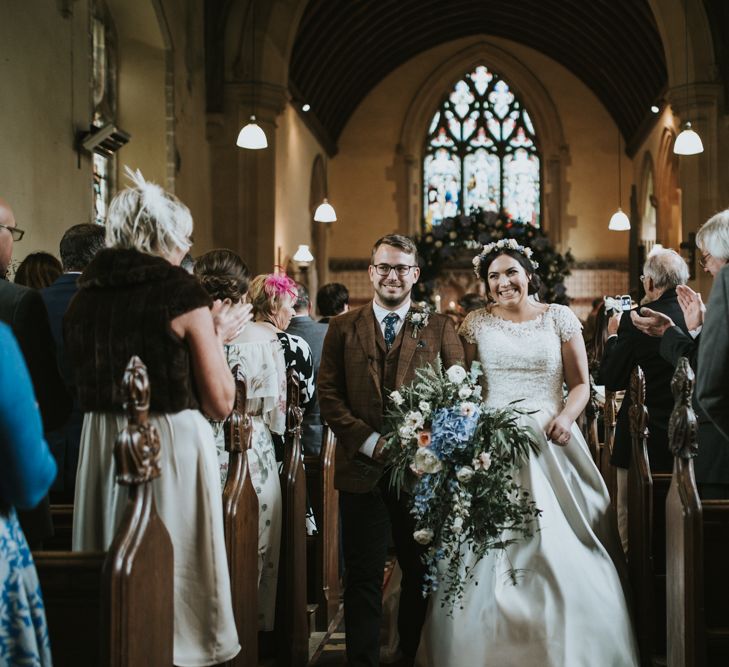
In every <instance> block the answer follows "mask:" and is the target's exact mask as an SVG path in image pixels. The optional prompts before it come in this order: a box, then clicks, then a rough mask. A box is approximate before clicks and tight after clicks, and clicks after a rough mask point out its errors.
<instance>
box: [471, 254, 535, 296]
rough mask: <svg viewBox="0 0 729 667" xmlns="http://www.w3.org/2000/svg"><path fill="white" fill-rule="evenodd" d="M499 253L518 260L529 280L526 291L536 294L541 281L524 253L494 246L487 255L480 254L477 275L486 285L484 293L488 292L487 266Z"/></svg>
mask: <svg viewBox="0 0 729 667" xmlns="http://www.w3.org/2000/svg"><path fill="white" fill-rule="evenodd" d="M501 255H508V256H509V257H513V258H514V259H515V260H516V261H517V262H519V265H520V266H521V268H523V269H524V272H525V273H526V274H527V280H528V282H529V287H528V288H527V293H528V294H538V293H539V288H540V287H541V286H542V281H541V280H540V279H539V276H538V275H537V273H536V272H535V270H534V266H533V265H532V262H531V260H530V259H529V258H528V257H527V256H526V255H525V254H524V253H522V252H519V251H518V250H514V249H512V248H496V249H494V250H493V252H490V253H488V255H480V262H479V267H478V275H479V277H480V278H481V280H483V281H484V284H485V285H486V294H488V293H489V279H488V276H489V266H491V263H492V262H493V261H494V260H495V259H496V258H497V257H499V256H501Z"/></svg>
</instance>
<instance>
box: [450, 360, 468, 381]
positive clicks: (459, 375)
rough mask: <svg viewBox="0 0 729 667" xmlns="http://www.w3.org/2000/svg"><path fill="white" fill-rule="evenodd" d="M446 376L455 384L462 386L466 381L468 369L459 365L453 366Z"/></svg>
mask: <svg viewBox="0 0 729 667" xmlns="http://www.w3.org/2000/svg"><path fill="white" fill-rule="evenodd" d="M446 375H447V376H448V379H449V380H450V381H451V382H452V383H453V384H461V382H463V381H464V380H465V379H466V375H467V373H466V369H465V368H463V366H459V365H458V364H453V366H451V367H450V368H449V369H448V370H447V371H446Z"/></svg>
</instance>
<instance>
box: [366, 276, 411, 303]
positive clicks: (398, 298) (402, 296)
mask: <svg viewBox="0 0 729 667" xmlns="http://www.w3.org/2000/svg"><path fill="white" fill-rule="evenodd" d="M388 286H392V287H398V288H399V289H401V290H402V291H400V292H399V293H397V294H395V295H393V294H390V293H389V292H387V291H386V289H387V287H388ZM412 289H413V288H412V287H410V289H407V288H406V287H405V286H404V285H403V284H402V283H400V282H397V283H396V282H387V283H380V284H379V285H378V286H377V289H376V290H375V291H376V292H377V296H378V297H379V298H380V303H382V305H383V306H387V307H388V308H395V307H397V306H399V305H401V304H402V303H404V302H405V301H407V300H408V299H409V298H410V292H412Z"/></svg>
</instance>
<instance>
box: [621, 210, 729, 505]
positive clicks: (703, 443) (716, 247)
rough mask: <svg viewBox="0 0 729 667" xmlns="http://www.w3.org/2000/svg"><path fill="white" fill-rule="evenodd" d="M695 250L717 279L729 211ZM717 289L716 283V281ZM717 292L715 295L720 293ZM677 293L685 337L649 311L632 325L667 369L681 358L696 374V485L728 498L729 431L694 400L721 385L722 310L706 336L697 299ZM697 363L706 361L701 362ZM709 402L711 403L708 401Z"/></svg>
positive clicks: (702, 233)
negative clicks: (654, 346) (655, 341)
mask: <svg viewBox="0 0 729 667" xmlns="http://www.w3.org/2000/svg"><path fill="white" fill-rule="evenodd" d="M696 245H697V247H698V249H699V251H700V252H701V259H700V260H699V262H700V263H701V266H702V267H703V268H704V271H706V272H707V273H710V274H711V275H712V276H713V277H714V278H717V276H718V275H719V274H720V272H721V270H722V268H723V267H724V266H725V265H726V264H727V262H729V209H726V210H724V211H721V212H720V213H717V214H716V215H715V216H713V217H712V218H710V219H709V220H708V221H707V222H706V223H704V224H703V225H702V226H701V228H700V229H699V231H698V233H697V234H696ZM716 284H717V285H718V284H720V282H719V281H718V280H717V283H716ZM716 290H717V294H719V295H720V294H721V288H716ZM676 291H677V295H678V302H679V305H680V306H681V309H682V311H683V314H684V318H685V321H686V326H687V328H688V329H689V334H688V335H687V334H686V333H685V332H684V331H683V330H682V329H681V328H680V327H678V326H676V325H675V324H674V322H673V320H672V319H671V318H670V317H669V316H668V315H666V314H665V313H660V312H656V311H654V310H651V309H648V308H643V309H642V311H641V314H640V315H638V314H635V313H634V314H633V315H632V318H633V322H634V324H635V326H636V327H637V328H638V329H639V330H640V331H642V332H644V333H646V334H648V335H651V336H656V337H660V341H661V342H660V353H661V356H663V358H664V359H666V361H668V362H669V363H670V364H671V365H672V366H674V367H675V365H676V364H677V363H678V360H679V359H680V358H681V357H687V358H688V360H689V362H690V363H691V366H692V368H693V369H694V371H695V372H696V375H697V387H696V391H695V392H694V409H695V410H696V417H697V420H698V426H699V432H698V440H699V453H698V456H697V457H696V459H695V460H694V472H695V475H696V482H697V485H698V489H699V493H700V494H701V496H702V497H703V498H707V499H709V498H729V446H727V445H729V443H728V442H727V440H729V431H726V430H725V432H724V433H723V434H722V433H721V429H717V424H715V421H716V420H715V419H714V418H713V417H712V415H711V414H710V413H708V411H705V410H704V409H702V408H704V407H705V406H704V405H703V404H702V403H701V402H700V400H698V399H700V389H703V390H704V391H706V395H707V396H709V395H717V394H716V389H717V388H718V387H719V386H725V385H726V375H721V374H720V375H718V376H717V375H716V373H717V372H719V373H722V372H723V371H722V370H721V369H722V368H725V366H722V364H721V363H720V361H721V350H722V349H723V348H722V345H724V346H725V345H726V340H727V335H726V329H723V328H721V327H720V326H719V327H717V322H721V318H722V316H721V308H719V313H718V314H717V315H716V316H713V317H712V318H710V320H711V321H712V326H711V327H710V328H709V331H708V333H709V335H708V337H707V336H706V333H705V332H704V331H703V330H702V326H703V322H704V313H705V311H706V309H705V308H704V304H703V302H702V299H701V295H700V294H698V293H697V292H694V291H693V290H692V289H691V288H690V287H687V286H679V287H678V288H677V290H676ZM712 300H713V301H714V302H715V303H716V304H719V305H720V304H721V296H715V295H714V290H712ZM707 341H709V342H707ZM701 358H703V359H705V360H708V359H710V361H704V362H703V363H702V362H701V361H700V359H701ZM700 369H701V370H700ZM722 383H723V384H722ZM710 386H711V387H712V388H711V389H709V387H710ZM708 400H709V401H711V398H709V399H708ZM719 419H721V417H719Z"/></svg>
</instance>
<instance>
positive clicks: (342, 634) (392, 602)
mask: <svg viewBox="0 0 729 667" xmlns="http://www.w3.org/2000/svg"><path fill="white" fill-rule="evenodd" d="M395 565H396V561H395V560H394V559H393V560H390V561H388V563H387V565H386V566H385V576H384V580H383V581H384V583H383V593H382V597H383V619H382V626H383V629H382V645H383V648H382V654H381V655H382V658H383V662H382V663H381V664H382V665H387V664H388V663H389V662H392V661H391V660H388V656H390V655H391V654H392V652H393V649H394V648H395V646H396V645H395V646H393V644H395V639H394V638H393V637H392V634H393V630H394V631H395V632H396V628H397V600H398V596H399V593H400V570H399V568H396V567H395ZM333 625H334V624H333ZM346 644H347V642H346V631H345V627H344V609H343V607H342V606H341V605H340V607H339V612H338V613H337V617H336V624H335V628H334V630H332V632H330V633H327V634H326V635H325V636H324V639H323V640H322V642H321V644H320V645H319V647H318V648H317V649H316V650H315V651H314V653H313V655H312V656H311V659H310V660H309V667H325V666H326V667H346V665H347V658H346ZM393 658H394V656H393ZM385 660H387V661H388V662H385Z"/></svg>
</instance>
